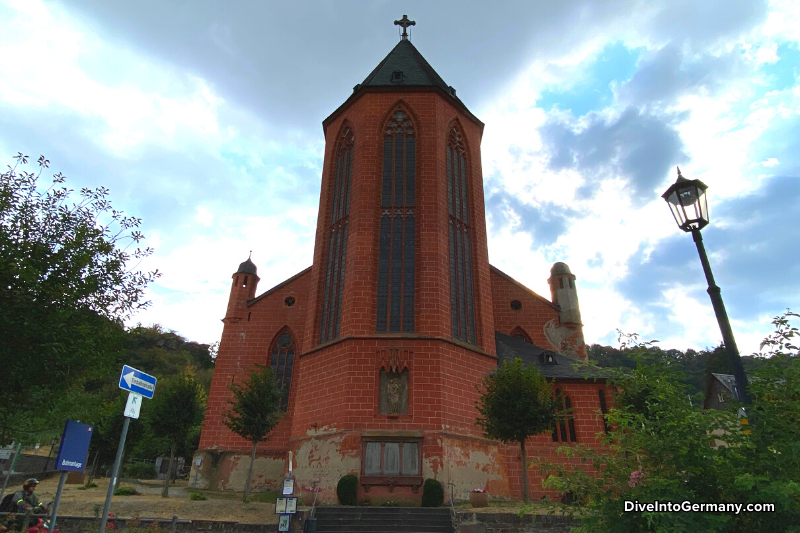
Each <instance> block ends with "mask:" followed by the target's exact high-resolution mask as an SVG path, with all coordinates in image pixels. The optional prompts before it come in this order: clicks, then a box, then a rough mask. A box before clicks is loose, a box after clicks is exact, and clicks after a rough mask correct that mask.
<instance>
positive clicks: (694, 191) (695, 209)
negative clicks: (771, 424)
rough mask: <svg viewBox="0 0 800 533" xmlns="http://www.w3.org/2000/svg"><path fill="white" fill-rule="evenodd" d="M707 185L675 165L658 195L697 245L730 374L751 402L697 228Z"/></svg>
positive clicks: (703, 220)
mask: <svg viewBox="0 0 800 533" xmlns="http://www.w3.org/2000/svg"><path fill="white" fill-rule="evenodd" d="M706 188H707V187H706V186H705V184H704V183H703V182H702V181H700V180H687V179H686V178H684V177H683V176H682V175H681V169H680V168H678V179H677V180H676V181H675V183H673V184H672V185H670V187H669V189H667V192H665V193H664V194H662V195H661V197H662V198H663V199H664V200H666V201H667V204H669V208H670V209H671V210H672V216H673V217H675V222H677V223H678V226H679V227H680V228H681V229H682V230H683V231H686V232H691V234H692V240H694V243H695V244H696V245H697V253H698V254H700V263H701V264H702V265H703V273H704V274H705V275H706V281H708V295H709V296H710V297H711V305H712V306H713V307H714V314H715V315H716V316H717V323H718V324H719V329H720V332H721V333H722V342H724V343H725V351H726V352H728V361H729V362H730V365H731V369H732V370H733V375H734V377H735V378H736V387H737V388H738V390H739V395H738V396H739V398H738V399H739V400H740V401H741V402H742V403H746V404H747V403H750V395H749V394H748V391H747V374H745V373H744V367H743V366H742V358H741V357H740V356H739V349H738V348H737V347H736V341H735V340H734V338H733V330H732V329H731V323H730V320H728V313H727V312H726V311H725V304H724V303H722V290H720V288H719V287H717V284H716V282H715V281H714V274H712V272H711V264H710V263H709V262H708V255H707V254H706V248H705V246H704V245H703V235H702V234H701V233H700V230H701V229H703V228H704V227H705V226H706V225H707V224H708V204H707V202H706Z"/></svg>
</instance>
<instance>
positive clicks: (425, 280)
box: [200, 90, 610, 497]
mask: <svg viewBox="0 0 800 533" xmlns="http://www.w3.org/2000/svg"><path fill="white" fill-rule="evenodd" d="M398 106H402V107H403V109H404V110H405V111H406V112H407V113H408V115H409V116H410V118H411V120H412V121H413V122H414V127H415V131H416V137H417V158H416V159H417V168H416V179H417V195H416V198H417V205H416V206H415V207H414V212H415V218H416V231H417V234H416V240H415V242H416V250H415V258H416V265H415V266H416V293H415V333H414V334H377V333H375V329H376V328H375V320H376V308H375V306H376V301H375V300H376V298H375V294H376V292H377V263H378V261H377V256H378V239H379V235H378V224H379V220H380V183H379V182H380V176H381V170H382V151H381V146H382V138H383V130H384V124H385V122H386V120H387V119H388V118H389V117H390V116H391V115H392V114H393V113H394V112H395V110H396V109H397V108H398ZM454 124H455V125H456V127H458V128H459V129H460V131H461V132H462V138H463V140H464V143H465V146H466V147H467V161H468V167H469V169H468V179H469V195H468V196H469V204H468V205H469V210H470V213H469V220H470V228H471V229H470V231H471V240H472V245H473V285H474V288H473V292H474V295H475V318H476V330H477V331H476V333H477V346H468V345H464V344H462V343H459V342H456V341H452V340H451V339H450V333H451V332H450V328H451V325H450V324H451V321H450V320H451V315H450V282H449V276H450V273H449V234H448V224H449V216H448V210H447V185H446V180H445V178H444V175H445V165H446V161H445V146H446V142H447V137H448V135H449V131H450V128H451V127H452V125H454ZM345 125H347V126H348V127H349V128H350V129H351V131H352V133H353V135H354V138H355V144H354V163H353V174H352V184H351V189H350V190H351V192H350V215H349V224H348V225H349V237H348V243H347V259H346V265H345V283H344V292H343V300H342V318H341V327H340V338H339V339H338V340H336V341H332V342H330V343H328V344H326V345H323V346H320V345H318V342H319V337H318V336H319V320H320V315H321V303H320V293H321V291H322V287H323V284H324V279H323V277H324V275H325V269H324V266H323V267H320V265H324V264H325V254H326V253H327V248H328V247H327V243H328V238H329V235H328V229H329V227H328V221H329V220H330V208H331V197H332V187H333V182H332V181H333V180H332V179H331V173H332V165H333V163H334V152H335V149H336V143H337V142H338V139H339V137H340V135H341V132H342V129H343V127H344V126H345ZM325 135H326V148H325V156H324V162H323V170H322V187H321V195H320V210H319V217H318V222H317V233H316V244H315V249H314V260H313V267H312V268H310V269H309V270H307V271H304V272H302V273H300V274H299V275H298V276H296V277H295V278H292V279H290V280H288V281H287V282H286V283H285V284H282V285H280V286H278V287H277V288H275V289H274V290H271V291H268V292H267V293H265V294H264V295H262V296H259V297H258V298H255V299H254V297H255V291H256V285H257V279H253V278H252V277H250V278H249V280H248V286H247V287H243V286H241V285H242V281H243V278H242V277H243V274H235V275H234V276H233V285H232V288H231V296H230V300H229V306H228V310H227V313H226V318H225V319H224V322H225V327H224V330H223V334H222V339H221V343H220V348H219V355H218V357H217V361H216V367H215V371H214V378H213V381H212V384H211V393H210V395H209V402H208V409H207V412H206V418H205V421H204V424H203V432H202V435H201V441H200V449H201V450H218V451H223V450H232V451H239V452H242V453H247V452H248V451H249V449H250V444H249V443H247V442H246V441H244V440H243V439H241V438H240V437H238V436H237V435H234V434H233V433H231V432H230V431H229V430H228V429H227V428H226V427H225V426H224V424H223V423H222V419H223V413H224V412H225V411H226V410H227V409H228V403H227V400H228V399H229V398H230V396H231V393H230V391H229V386H230V384H231V383H232V380H241V379H243V378H244V377H245V376H246V375H247V372H248V371H249V369H250V368H251V367H252V365H254V364H256V363H258V364H269V353H270V346H271V344H272V342H273V341H274V339H275V338H276V336H277V335H278V333H279V332H280V331H281V330H282V329H283V328H284V327H288V328H289V330H290V331H291V333H292V335H293V336H294V339H295V342H296V343H297V346H298V348H297V351H296V355H295V363H294V372H293V377H292V387H291V392H290V397H289V412H288V413H287V415H286V417H285V418H284V419H283V420H282V421H281V422H280V423H279V425H278V427H277V428H276V429H275V430H274V431H273V433H272V434H271V435H270V440H269V441H267V442H266V443H263V444H262V445H260V446H259V450H260V451H261V452H263V453H267V452H287V451H289V450H293V451H295V452H297V451H298V449H299V448H300V446H301V445H302V444H303V443H306V442H308V441H309V439H311V438H312V436H314V435H319V434H320V433H321V432H325V431H327V432H329V433H330V434H334V433H336V434H337V435H341V436H342V438H341V443H340V444H339V445H338V446H339V447H338V451H337V454H338V456H337V455H336V454H334V456H331V457H317V458H315V459H314V461H317V462H319V463H326V462H331V463H336V462H337V461H338V462H339V463H343V462H344V461H345V460H353V459H354V458H355V459H357V460H360V454H361V440H360V435H361V433H362V432H363V431H365V430H388V431H415V432H420V433H421V434H423V435H424V439H425V440H424V441H423V446H422V451H423V463H425V464H430V465H431V469H432V474H433V475H435V476H441V475H444V474H443V472H445V471H446V470H447V469H446V466H447V465H444V464H443V461H444V457H445V447H444V446H443V444H442V439H444V438H445V437H444V436H447V438H448V439H450V440H451V441H453V442H461V443H465V444H464V446H465V447H467V448H469V449H480V450H494V451H493V452H491V453H492V454H493V455H491V457H495V458H496V460H497V462H498V464H497V465H486V467H487V468H489V467H490V466H491V467H492V468H494V467H496V468H497V469H498V471H500V472H503V473H504V474H503V475H504V476H505V477H504V479H505V480H506V481H502V482H498V481H493V482H492V483H493V485H492V490H493V491H494V494H496V495H498V496H513V497H519V495H520V494H521V481H520V477H519V476H520V472H521V467H520V462H519V459H518V453H519V451H518V447H516V446H511V445H509V446H506V445H502V444H500V443H497V442H494V441H489V440H486V439H484V438H483V437H482V433H481V430H480V429H479V428H478V427H477V426H476V425H475V419H476V417H477V416H478V412H477V409H476V407H475V402H476V401H477V399H478V397H479V392H478V390H477V389H476V388H475V385H476V384H478V383H480V382H481V380H482V379H483V377H484V376H485V375H486V374H488V373H489V372H490V371H491V370H492V369H494V368H496V366H497V359H496V357H495V354H496V350H495V342H494V332H495V330H498V331H501V332H502V333H506V334H509V333H511V331H512V330H513V329H514V328H515V327H521V328H522V329H523V330H524V331H525V332H526V333H527V334H528V335H529V336H530V337H531V339H532V340H533V342H534V343H535V344H537V345H539V346H542V347H549V343H548V341H547V339H546V338H545V336H544V333H543V328H544V325H545V324H546V323H547V322H548V321H549V320H552V319H556V320H558V307H557V306H555V305H553V304H552V303H550V302H548V301H547V300H545V299H544V298H542V297H540V296H538V295H536V294H535V293H533V292H532V291H529V290H527V289H525V288H524V287H522V286H521V285H519V284H517V283H516V282H514V281H513V280H510V279H509V278H507V277H506V276H504V275H502V274H501V273H499V271H497V270H496V269H492V268H491V267H490V266H489V262H488V248H487V242H486V223H485V205H484V197H483V176H482V171H481V158H480V157H481V156H480V142H481V135H482V125H481V124H479V123H476V122H475V121H474V120H473V119H472V118H470V116H468V115H467V114H465V113H463V112H462V111H461V110H459V109H458V108H456V107H455V106H454V105H453V104H452V103H451V102H450V101H449V100H448V99H447V98H445V97H444V96H442V95H441V94H440V93H438V92H433V91H418V90H408V91H402V92H397V91H391V92H385V91H384V92H369V91H365V92H364V93H363V94H362V95H361V96H360V97H358V98H356V99H355V100H354V101H353V102H352V103H351V104H350V105H349V107H347V108H346V109H343V110H342V112H341V113H339V114H338V115H337V116H335V117H334V118H333V119H331V120H330V122H328V121H326V123H325ZM543 274H544V273H543ZM287 296H292V297H293V298H295V301H296V303H295V305H294V306H292V307H287V306H286V305H285V304H284V299H285V298H286V297H287ZM511 300H519V301H520V302H522V309H521V310H520V311H514V310H512V309H511V308H510V302H511ZM391 349H397V350H400V351H401V352H403V353H406V355H405V356H403V357H404V360H403V364H404V365H406V366H407V368H408V369H409V402H408V403H409V412H408V414H407V415H402V416H399V417H387V416H385V415H380V414H379V413H378V382H379V381H378V380H379V373H380V368H381V367H380V364H381V361H380V356H379V352H380V351H381V350H391ZM559 386H560V387H562V388H563V389H565V390H567V391H568V392H569V394H570V395H571V397H572V401H573V407H574V409H575V419H576V430H577V434H578V440H579V442H584V443H590V442H591V443H593V442H595V440H594V439H595V434H596V433H597V432H599V431H602V429H603V425H602V420H600V419H599V418H597V414H596V413H597V411H599V403H598V402H599V400H598V397H597V388H598V387H600V386H601V385H600V384H599V383H597V384H596V383H588V384H587V383H567V384H559ZM607 396H608V397H609V399H610V394H609V395H607ZM337 432H338V433H337ZM314 438H316V437H314ZM559 445H561V443H553V442H552V440H551V437H550V434H546V435H540V436H537V437H535V438H533V439H531V441H530V444H529V458H533V457H535V456H546V457H553V458H554V460H556V461H563V460H564V459H563V458H559V457H556V456H555V449H556V448H557V447H558V446H559ZM354 473H357V472H354ZM531 474H532V475H533V474H534V473H533V472H531ZM531 479H532V483H531V488H532V490H533V491H534V493H536V494H539V493H538V492H535V491H536V490H538V489H536V486H537V483H538V482H537V481H536V480H535V479H534V478H533V477H532V478H531ZM538 486H539V487H540V484H539V485H538ZM328 489H330V487H328V488H326V490H328ZM378 492H380V491H378Z"/></svg>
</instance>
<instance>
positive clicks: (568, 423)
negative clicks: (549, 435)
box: [553, 389, 577, 442]
mask: <svg viewBox="0 0 800 533" xmlns="http://www.w3.org/2000/svg"><path fill="white" fill-rule="evenodd" d="M555 394H556V425H555V427H554V428H553V442H576V441H577V436H576V434H575V417H574V416H573V412H572V400H571V399H570V397H569V396H568V395H567V394H562V393H561V391H559V390H558V389H556V390H555Z"/></svg>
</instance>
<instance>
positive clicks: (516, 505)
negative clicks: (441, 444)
mask: <svg viewBox="0 0 800 533" xmlns="http://www.w3.org/2000/svg"><path fill="white" fill-rule="evenodd" d="M96 483H97V485H98V486H97V487H96V488H91V489H86V490H78V487H80V486H81V485H65V486H64V492H63V493H62V495H61V504H60V505H59V509H58V514H59V515H62V516H65V515H66V516H95V514H98V515H99V514H100V513H101V512H102V508H103V504H104V503H105V498H106V491H107V490H108V479H98V480H96ZM186 484H187V482H186V481H185V480H183V481H181V480H178V481H177V482H176V483H175V484H174V485H170V491H169V492H170V497H169V498H162V497H161V490H162V489H163V487H164V484H163V481H157V480H142V481H139V482H137V483H121V486H130V487H133V488H135V489H136V490H137V491H138V492H139V493H141V494H139V495H137V496H114V497H113V499H112V500H111V512H112V513H114V514H115V515H116V516H117V517H119V518H160V519H164V520H169V519H171V518H172V515H178V518H181V519H186V520H225V521H232V522H240V523H244V524H277V522H278V517H277V515H276V514H275V505H274V504H271V503H261V502H250V503H244V502H242V500H241V497H242V495H241V493H229V492H227V493H220V492H213V491H203V494H205V496H206V497H207V498H208V499H207V500H205V501H192V500H190V499H189V494H190V493H191V492H193V491H192V490H190V489H188V488H187V486H186ZM57 488H58V477H52V478H50V479H46V480H44V481H42V482H41V483H40V484H39V486H38V488H37V490H36V493H37V494H38V495H39V499H40V500H41V501H43V502H50V501H52V500H53V498H55V494H56V489H57ZM14 490H18V489H16V488H15V489H14ZM445 506H449V504H447V503H445ZM455 507H456V510H457V511H469V512H475V513H514V514H516V513H517V512H519V510H520V508H521V507H522V502H502V501H492V502H490V504H489V507H483V508H478V509H473V508H472V507H471V506H470V505H469V504H468V503H466V502H460V503H458V504H456V506H455ZM548 510H549V507H547V506H545V505H543V504H538V502H537V503H534V505H533V509H532V510H531V512H532V513H536V514H547V511H548Z"/></svg>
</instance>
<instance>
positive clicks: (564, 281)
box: [547, 263, 581, 324]
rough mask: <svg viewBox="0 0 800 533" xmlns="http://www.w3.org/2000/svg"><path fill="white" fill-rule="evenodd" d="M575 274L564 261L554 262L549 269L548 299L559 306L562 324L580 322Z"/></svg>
mask: <svg viewBox="0 0 800 533" xmlns="http://www.w3.org/2000/svg"><path fill="white" fill-rule="evenodd" d="M575 279H576V278H575V275H574V274H573V273H572V272H570V270H569V267H568V266H567V264H566V263H556V264H554V265H553V268H551V269H550V279H548V280H547V283H548V284H550V299H551V301H552V302H553V303H554V304H558V306H559V307H561V316H560V319H561V323H562V324H581V309H580V306H579V305H578V291H577V290H576V289H575Z"/></svg>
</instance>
